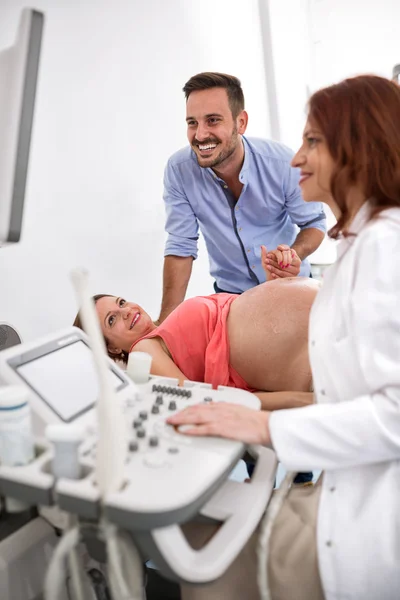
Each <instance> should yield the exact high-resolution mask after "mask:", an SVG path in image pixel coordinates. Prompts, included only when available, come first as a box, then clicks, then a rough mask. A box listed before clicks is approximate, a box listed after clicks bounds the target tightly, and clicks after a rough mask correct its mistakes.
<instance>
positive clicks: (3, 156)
mask: <svg viewBox="0 0 400 600" xmlns="http://www.w3.org/2000/svg"><path fill="white" fill-rule="evenodd" d="M43 21H44V16H43V14H42V13H40V12H38V11H36V10H32V9H24V10H23V11H22V15H21V20H20V25H19V29H18V33H17V37H16V40H15V42H14V45H13V46H11V47H9V48H5V49H4V50H1V51H0V145H1V147H0V245H5V244H9V243H15V242H18V241H19V239H20V236H21V226H22V216H23V209H24V198H25V185H26V178H27V172H28V160H29V147H30V142H31V132H32V122H33V113H34V106H35V95H36V83H37V78H38V68H39V57H40V46H41V41H42V30H43Z"/></svg>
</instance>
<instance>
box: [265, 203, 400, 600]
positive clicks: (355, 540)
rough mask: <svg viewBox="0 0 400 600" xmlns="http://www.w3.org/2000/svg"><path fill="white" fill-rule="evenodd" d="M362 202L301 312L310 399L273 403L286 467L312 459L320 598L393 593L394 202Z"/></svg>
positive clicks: (397, 288)
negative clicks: (318, 480)
mask: <svg viewBox="0 0 400 600" xmlns="http://www.w3.org/2000/svg"><path fill="white" fill-rule="evenodd" d="M368 213H369V206H368V205H367V204H364V205H363V207H362V208H361V210H360V211H359V212H358V214H357V215H356V217H355V219H354V221H353V224H352V227H351V230H352V231H354V232H356V233H357V236H356V237H349V238H346V239H345V240H343V241H341V242H340V244H339V247H338V259H337V262H336V263H335V264H334V265H332V266H331V267H330V269H328V272H327V273H326V276H325V277H324V282H323V286H322V289H321V291H320V292H319V294H318V296H317V299H316V301H315V304H314V306H313V308H312V312H311V320H310V341H309V351H310V361H311V366H312V372H313V379H314V389H315V394H316V399H317V404H316V405H313V406H309V407H306V408H300V409H292V410H282V411H276V412H274V413H273V414H272V415H271V420H270V425H271V437H272V441H273V445H274V448H275V450H276V452H277V455H278V458H279V460H280V461H281V462H282V463H283V465H284V466H285V467H286V468H287V469H289V470H293V471H308V470H312V469H322V470H323V471H324V478H323V484H322V485H323V488H322V494H321V500H320V506H319V512H318V527H317V547H318V561H319V570H320V576H321V580H322V585H323V589H324V593H325V597H326V600H398V599H399V598H400V265H399V260H400V209H390V210H387V211H385V212H384V213H383V214H382V216H381V217H379V218H378V219H377V220H375V221H373V222H369V223H367V224H366V221H367V216H368Z"/></svg>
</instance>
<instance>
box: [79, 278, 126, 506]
mask: <svg viewBox="0 0 400 600" xmlns="http://www.w3.org/2000/svg"><path fill="white" fill-rule="evenodd" d="M71 279H72V282H73V285H74V288H75V293H76V297H77V300H78V305H79V308H80V311H79V312H80V314H81V318H82V322H83V326H84V329H85V331H86V333H87V335H88V337H89V342H90V347H91V350H92V353H93V359H94V363H95V368H96V374H97V377H98V380H99V387H100V392H99V396H98V399H97V402H96V410H97V428H98V438H97V448H96V465H95V471H96V482H97V486H98V488H99V490H100V494H101V496H102V499H103V498H104V496H105V495H106V494H108V493H110V492H115V491H118V490H119V489H120V488H121V486H122V484H123V477H124V465H125V459H126V456H127V452H128V442H127V435H126V424H125V420H124V415H123V412H122V407H121V406H120V405H119V403H118V402H117V401H116V398H115V391H114V388H113V386H112V384H111V378H110V377H109V370H108V363H107V360H108V357H107V353H106V347H105V343H104V338H103V335H102V333H101V329H100V323H99V320H98V318H97V313H96V308H95V305H94V302H93V300H92V298H91V297H90V294H89V290H88V273H87V272H86V271H85V270H84V269H75V270H74V271H72V272H71Z"/></svg>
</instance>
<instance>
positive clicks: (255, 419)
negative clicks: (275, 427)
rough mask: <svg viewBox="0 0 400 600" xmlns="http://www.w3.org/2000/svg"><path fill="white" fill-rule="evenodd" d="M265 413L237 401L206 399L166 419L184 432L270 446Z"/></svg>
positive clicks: (267, 413) (267, 415)
mask: <svg viewBox="0 0 400 600" xmlns="http://www.w3.org/2000/svg"><path fill="white" fill-rule="evenodd" d="M269 414H270V413H269V412H267V411H256V410H254V409H252V408H247V407H245V406H239V405H237V404H229V403H226V402H209V403H207V404H197V405H194V406H189V407H187V408H185V409H184V410H182V411H181V412H179V413H177V414H175V415H172V416H171V417H169V418H168V419H167V423H169V424H170V425H174V426H176V427H177V429H178V431H179V432H180V433H182V434H184V435H192V436H217V437H224V438H228V439H231V440H237V441H240V442H244V443H246V444H261V445H263V446H271V437H270V433H269V427H268V422H269ZM181 426H182V427H181ZM188 426H190V427H188Z"/></svg>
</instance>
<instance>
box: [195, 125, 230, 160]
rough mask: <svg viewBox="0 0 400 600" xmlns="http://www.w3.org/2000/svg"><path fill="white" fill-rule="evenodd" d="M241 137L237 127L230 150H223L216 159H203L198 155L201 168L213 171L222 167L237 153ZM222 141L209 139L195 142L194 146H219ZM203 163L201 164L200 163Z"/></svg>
mask: <svg viewBox="0 0 400 600" xmlns="http://www.w3.org/2000/svg"><path fill="white" fill-rule="evenodd" d="M238 140H239V136H238V133H237V127H236V126H235V127H234V128H233V131H232V135H231V139H230V144H229V146H228V148H226V149H225V150H221V152H220V153H219V154H218V156H216V157H215V158H207V157H205V158H202V157H201V156H198V155H197V154H196V158H197V162H198V163H199V167H201V168H202V169H212V168H214V167H217V166H219V165H221V164H222V163H223V162H225V161H226V160H227V159H229V158H230V157H231V156H232V154H233V153H234V152H235V150H236V148H237V145H238ZM219 143H221V141H220V140H219V139H218V138H207V140H205V141H204V142H199V141H198V140H196V139H195V140H193V142H192V146H199V145H201V146H205V145H207V144H219ZM200 161H201V162H200Z"/></svg>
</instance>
